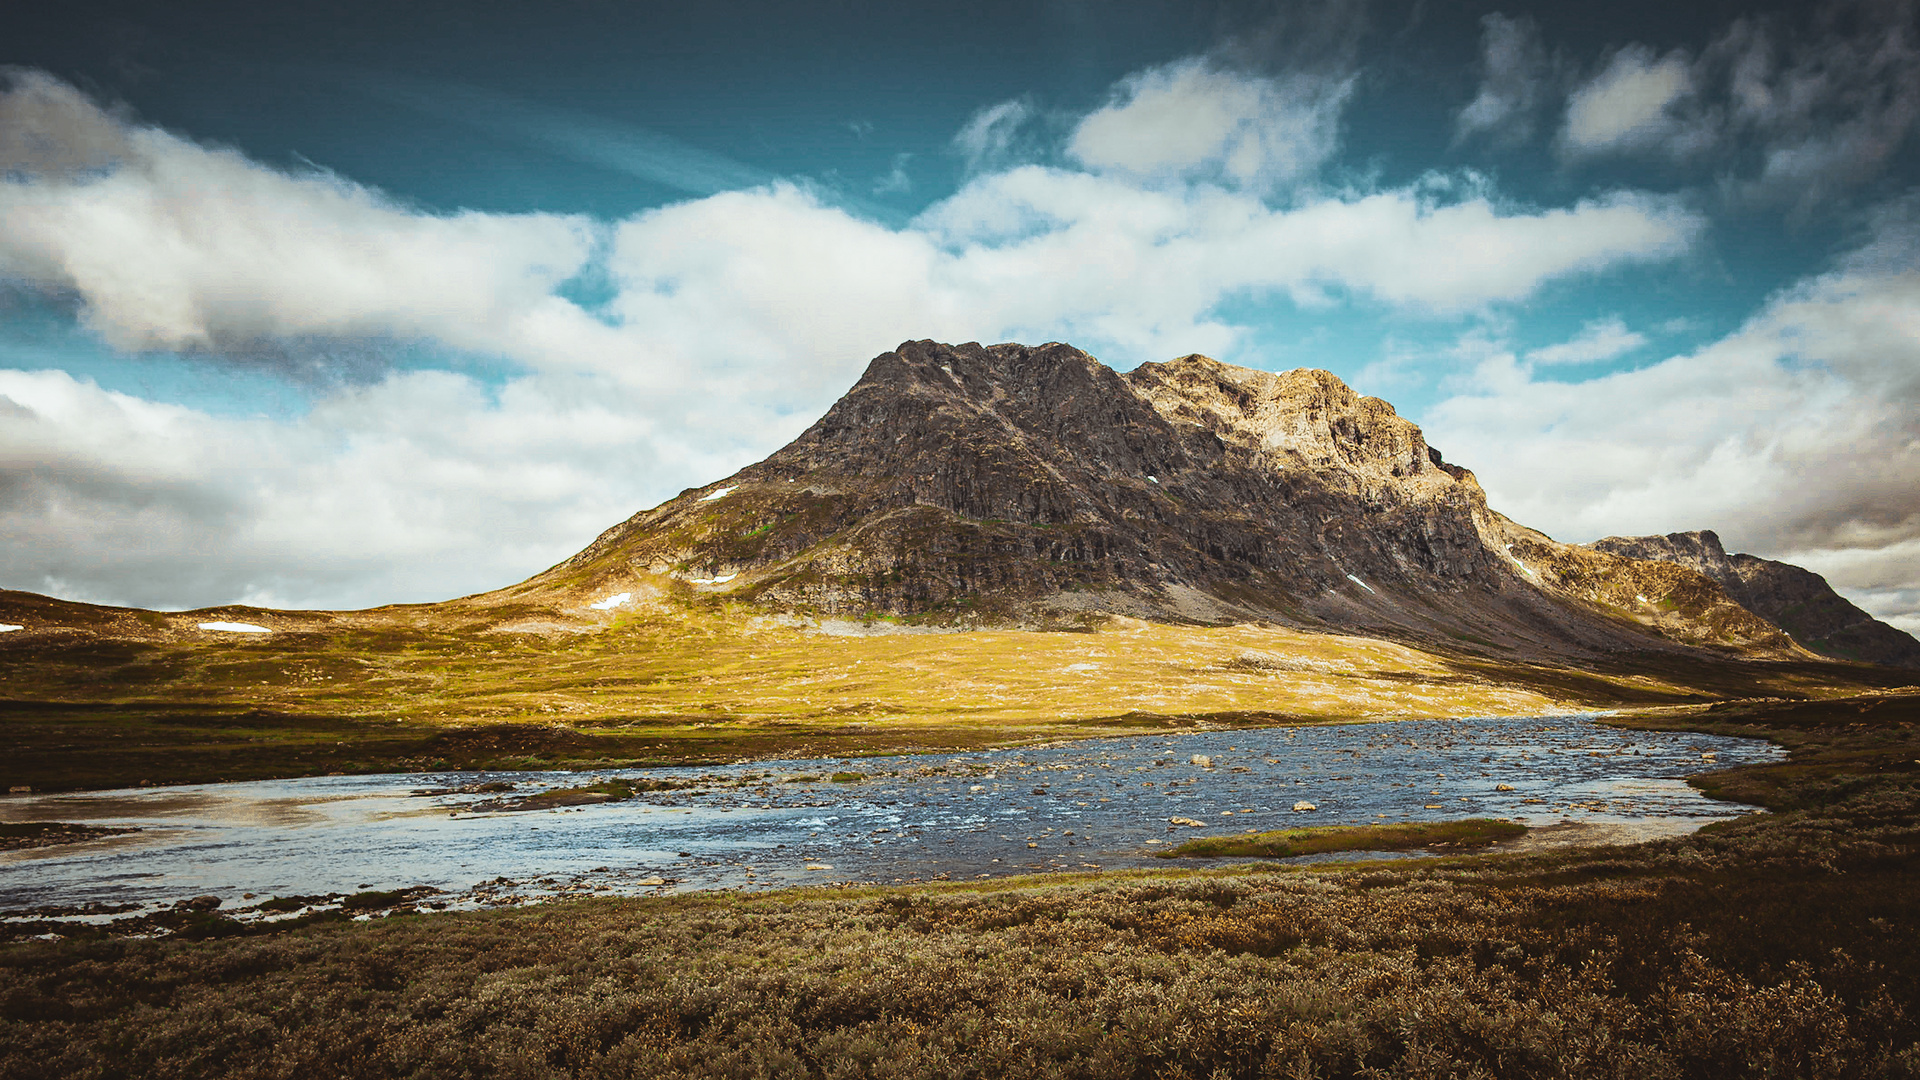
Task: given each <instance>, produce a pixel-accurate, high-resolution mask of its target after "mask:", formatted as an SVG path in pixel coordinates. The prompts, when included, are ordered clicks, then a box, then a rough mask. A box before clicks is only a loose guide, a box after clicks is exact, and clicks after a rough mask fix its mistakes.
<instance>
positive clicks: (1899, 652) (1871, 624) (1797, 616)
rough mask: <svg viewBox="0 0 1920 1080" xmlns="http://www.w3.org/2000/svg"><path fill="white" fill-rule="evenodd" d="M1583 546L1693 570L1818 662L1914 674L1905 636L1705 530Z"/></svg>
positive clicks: (1919, 656)
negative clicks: (1733, 551) (1730, 549)
mask: <svg viewBox="0 0 1920 1080" xmlns="http://www.w3.org/2000/svg"><path fill="white" fill-rule="evenodd" d="M1589 546H1590V547H1592V548H1593V549H1594V550H1596V551H1604V552H1609V553H1611V554H1615V555H1623V556H1626V557H1628V558H1633V559H1647V560H1657V561H1661V562H1669V563H1675V564H1678V565H1681V566H1686V567H1689V568H1691V569H1694V570H1697V571H1699V572H1700V573H1701V574H1704V575H1705V576H1707V577H1709V578H1712V579H1713V580H1714V581H1715V582H1716V583H1718V584H1719V585H1720V587H1721V588H1722V589H1724V590H1725V591H1726V593H1727V595H1728V596H1729V597H1731V598H1732V599H1733V600H1734V601H1735V602H1736V603H1738V604H1740V605H1741V606H1742V607H1744V608H1746V609H1747V610H1748V611H1751V612H1753V613H1754V614H1756V615H1759V616H1760V617H1761V618H1764V619H1766V620H1768V621H1769V622H1772V623H1773V624H1774V625H1776V626H1778V627H1780V628H1781V629H1782V630H1785V631H1786V632H1787V633H1788V634H1790V635H1792V637H1793V639H1794V640H1795V641H1797V642H1799V643H1800V644H1801V645H1804V646H1805V647H1807V648H1808V649H1811V650H1813V651H1814V652H1817V653H1820V654H1822V655H1824V656H1832V657H1837V658H1839V659H1842V660H1860V661H1865V662H1867V663H1871V664H1888V665H1891V666H1894V667H1910V668H1920V641H1915V640H1914V638H1913V636H1912V635H1911V634H1908V633H1905V632H1904V631H1901V630H1898V629H1896V628H1894V627H1891V626H1888V625H1887V624H1886V623H1883V622H1881V621H1879V620H1878V619H1875V618H1874V617H1873V616H1871V615H1869V614H1867V613H1866V612H1864V611H1862V610H1860V609H1859V608H1858V607H1855V606H1854V605H1853V604H1852V603H1850V602H1849V601H1848V600H1847V599H1846V598H1845V597H1843V596H1841V595H1840V594H1839V593H1836V592H1834V591H1833V587H1832V586H1831V585H1828V584H1827V579H1825V578H1823V577H1821V576H1820V575H1819V574H1816V573H1814V572H1813V571H1811V570H1807V569H1804V568H1802V567H1798V566H1795V565H1793V564H1792V563H1783V562H1777V561H1775V560H1773V559H1762V558H1759V557H1758V556H1754V555H1729V554H1727V551H1726V549H1725V548H1724V547H1722V546H1721V543H1720V537H1719V536H1718V535H1716V534H1715V533H1714V532H1713V531H1712V530H1710V529H1709V530H1701V531H1699V532H1681V533H1668V534H1667V535H1665V536H1609V537H1607V538H1606V539H1604V540H1596V541H1594V542H1593V543H1592V544H1591V545H1589Z"/></svg>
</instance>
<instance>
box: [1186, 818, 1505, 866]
mask: <svg viewBox="0 0 1920 1080" xmlns="http://www.w3.org/2000/svg"><path fill="white" fill-rule="evenodd" d="M1526 831H1527V827H1526V826H1525V825H1521V824H1518V823H1516V822H1512V821H1500V820H1497V819H1494V818H1463V819H1462V820H1459V821H1413V822H1407V823H1406V824H1400V825H1355V826H1343V825H1325V826H1317V827H1314V828H1307V829H1279V830H1276V831H1274V832H1263V833H1244V834H1242V835H1239V836H1203V837H1201V838H1200V839H1198V840H1189V841H1187V842H1186V843H1184V844H1181V845H1180V846H1179V847H1176V848H1174V849H1173V850H1171V851H1163V852H1158V853H1157V854H1159V856H1160V857H1161V858H1163V859H1180V858H1240V859H1288V858H1292V857H1293V856H1295V855H1324V854H1327V853H1328V852H1334V851H1412V850H1415V849H1417V848H1455V849H1459V850H1467V849H1469V848H1481V847H1486V846H1487V845H1488V844H1491V843H1493V842H1495V841H1497V840H1510V839H1512V838H1513V837H1516V836H1519V835H1521V834H1522V833H1524V832H1526Z"/></svg>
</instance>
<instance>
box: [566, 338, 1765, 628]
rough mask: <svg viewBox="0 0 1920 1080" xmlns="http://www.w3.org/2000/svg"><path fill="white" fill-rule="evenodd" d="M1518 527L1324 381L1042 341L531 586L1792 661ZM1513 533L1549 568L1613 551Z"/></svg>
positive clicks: (1423, 449) (964, 349)
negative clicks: (1631, 588)
mask: <svg viewBox="0 0 1920 1080" xmlns="http://www.w3.org/2000/svg"><path fill="white" fill-rule="evenodd" d="M1515 528H1517V527H1516V526H1513V525H1512V523H1510V522H1507V521H1506V520H1505V519H1504V518H1501V517H1500V516H1499V515H1498V514H1495V513H1493V512H1491V511H1490V510H1489V509H1488V507H1487V501H1486V495H1485V493H1484V492H1483V491H1482V490H1481V488H1480V485H1479V484H1478V483H1477V482H1476V481H1475V480H1474V477H1473V474H1472V473H1471V472H1469V471H1467V470H1466V469H1464V468H1461V467H1459V466H1457V465H1454V464H1451V463H1448V462H1446V461H1444V459H1443V457H1442V455H1441V454H1440V453H1439V452H1438V451H1436V450H1434V449H1433V448H1432V447H1430V446H1428V445H1427V442H1426V439H1425V437H1424V436H1423V435H1422V434H1421V431H1420V429H1419V428H1418V427H1417V426H1415V425H1414V424H1412V423H1411V422H1409V421H1407V420H1406V419H1404V418H1403V417H1401V416H1399V415H1398V414H1397V413H1395V411H1394V409H1393V406H1391V405H1389V404H1388V403H1386V402H1384V401H1381V400H1380V399H1378V398H1371V397H1365V396H1362V395H1360V394H1358V393H1356V392H1354V391H1353V390H1352V389H1351V388H1349V387H1348V386H1346V385H1345V384H1344V383H1342V382H1341V381H1340V380H1339V379H1338V378H1336V377H1334V376H1333V375H1331V374H1329V373H1328V372H1324V371H1313V370H1298V371H1289V372H1282V373H1278V374H1274V373H1269V372H1264V371H1257V370H1253V369H1250V368H1242V367H1235V366H1232V365H1229V364H1223V363H1220V362H1219V361H1217V360H1212V359H1209V358H1207V357H1204V356H1198V355H1194V356H1185V357H1181V358H1180V359H1177V360H1173V361H1170V362H1168V363H1164V364H1160V363H1149V364H1143V365H1141V366H1140V367H1139V368H1137V369H1136V370H1134V371H1132V372H1129V373H1126V374H1121V373H1119V372H1116V371H1113V370H1112V369H1110V368H1108V367H1106V366H1105V365H1103V364H1101V363H1100V362H1099V361H1097V360H1095V359H1094V358H1093V357H1091V356H1089V355H1087V354H1086V353H1084V352H1081V351H1080V350H1078V349H1075V348H1073V347H1072V346H1069V345H1062V344H1057V343H1056V344H1047V345H1041V346H1037V347H1030V346H1025V345H1015V344H1005V345H993V346H981V345H978V344H971V343H969V344H965V345H958V346H952V345H943V344H939V343H936V342H932V341H910V342H906V343H904V344H902V345H901V346H900V347H898V348H897V349H894V350H893V351H891V352H886V353H882V354H881V355H879V356H877V357H875V358H874V359H873V361H872V362H871V363H870V364H869V365H868V367H867V370H866V373H865V374H864V375H863V376H862V377H861V379H860V380H859V382H858V383H857V384H855V385H854V387H853V388H852V389H851V390H849V391H848V392H847V394H846V395H845V396H844V397H842V398H841V399H840V400H839V401H838V402H837V403H836V404H835V405H834V406H833V407H832V408H831V409H829V410H828V411H827V413H826V415H824V416H822V417H821V418H820V420H819V421H818V422H817V423H815V424H814V425H813V426H812V427H811V428H809V429H808V430H807V431H806V432H804V433H803V434H801V435H800V437H799V438H797V439H795V440H794V441H793V442H792V443H790V444H788V445H787V446H785V447H784V448H782V449H781V450H779V451H777V452H776V453H774V454H773V455H772V456H770V457H768V458H767V459H766V460H764V461H761V462H760V463H758V464H755V465H752V466H749V467H747V468H745V469H742V470H740V471H739V472H738V473H735V474H734V475H733V476H730V477H726V478H725V479H722V480H719V481H716V482H715V483H713V484H711V485H708V486H706V487H703V488H698V489H691V490H688V491H686V492H683V493H681V495H680V496H679V497H677V498H675V499H673V500H670V501H669V502H667V503H665V504H662V505H661V506H659V507H656V508H654V509H652V510H648V511H645V512H642V513H640V514H637V515H635V516H634V517H633V518H631V519H629V520H628V521H626V522H623V523H621V524H620V525H618V526H616V527H614V528H612V529H610V530H608V531H607V532H606V533H605V534H603V535H602V536H601V537H600V538H599V539H598V540H596V541H595V542H594V543H593V544H592V545H591V546H590V547H588V548H587V549H586V550H585V551H583V552H581V553H580V554H579V555H578V556H575V557H574V558H573V559H571V560H569V561H568V562H566V563H563V564H561V565H560V566H558V567H556V568H554V570H552V571H549V572H548V573H547V574H546V575H542V576H541V577H540V578H536V579H535V580H534V581H533V582H530V583H529V584H530V585H540V584H543V583H544V584H548V585H556V586H565V587H567V588H569V589H581V588H593V589H604V590H617V589H620V588H625V587H627V586H626V585H625V584H623V582H627V581H633V582H641V581H643V580H646V581H658V580H659V579H660V578H661V577H663V576H664V577H667V578H673V579H677V580H678V581H680V582H682V583H684V584H685V585H686V587H688V588H691V589H693V590H695V591H696V592H703V593H717V594H721V595H724V596H726V597H729V598H732V599H737V600H741V601H747V602H750V603H752V604H755V605H758V606H761V607H764V608H769V609H775V610H783V611H788V612H798V613H805V614H813V615H830V616H840V617H847V616H852V617H873V616H891V617H907V618H912V619H918V620H925V621H931V622H943V623H951V624H958V625H980V624H986V623H1025V624H1043V625H1046V624H1060V623H1070V622H1073V621H1075V620H1084V619H1086V618H1090V617H1094V616H1096V615H1097V614H1099V613H1109V614H1118V615H1128V616H1136V617H1144V618H1156V619H1172V620H1183V621H1196V622H1229V621H1246V620H1253V619H1264V620H1270V621H1274V622H1278V623H1284V624H1288V625H1294V626H1303V627H1315V628H1330V629H1340V630H1352V631H1356V632H1366V633H1380V632H1387V633H1394V634H1399V635H1410V636H1414V637H1419V638H1424V639H1430V640H1437V641H1468V642H1471V643H1473V644H1474V646H1475V647H1476V648H1485V647H1487V646H1489V645H1491V646H1493V647H1496V648H1503V649H1516V650H1521V651H1523V652H1527V651H1534V650H1543V651H1553V652H1556V653H1565V652H1566V651H1568V650H1572V651H1574V652H1582V651H1586V652H1612V651H1618V650H1625V649H1636V650H1637V649H1644V648H1648V647H1666V646H1669V645H1679V644H1693V645H1702V644H1704V645H1713V646H1716V647H1720V648H1723V649H1734V650H1743V651H1748V652H1752V651H1755V650H1759V651H1763V652H1766V651H1771V652H1774V653H1791V652H1794V651H1795V650H1794V648H1793V645H1792V643H1791V642H1789V641H1787V640H1786V639H1785V638H1784V636H1782V635H1780V634H1779V632H1778V631H1777V630H1775V629H1774V628H1773V627H1772V626H1770V625H1769V624H1766V623H1765V622H1764V621H1762V620H1759V619H1757V618H1754V617H1753V616H1751V615H1750V614H1749V613H1747V612H1746V611H1745V610H1744V609H1741V608H1739V607H1738V605H1735V604H1733V603H1731V602H1730V601H1728V600H1726V598H1725V596H1724V595H1723V594H1722V593H1721V592H1720V590H1719V589H1718V587H1716V586H1715V585H1713V583H1712V582H1710V581H1707V580H1705V579H1704V578H1702V577H1700V575H1698V574H1693V573H1690V572H1686V573H1684V574H1683V576H1684V577H1685V578H1686V579H1687V580H1686V582H1685V584H1686V585H1687V586H1688V587H1690V588H1693V589H1694V590H1695V591H1696V592H1699V593H1700V594H1701V596H1702V597H1705V598H1706V600H1705V601H1703V602H1705V603H1706V604H1707V606H1708V607H1713V606H1715V605H1717V606H1718V609H1719V610H1717V611H1716V617H1717V618H1718V622H1719V624H1720V625H1717V626H1716V627H1715V628H1714V629H1713V630H1712V631H1711V632H1710V633H1706V632H1695V628H1693V627H1692V626H1691V624H1690V623H1687V621H1686V620H1684V619H1681V620H1674V619H1671V618H1669V619H1667V620H1666V624H1665V625H1661V624H1660V621H1659V620H1657V619H1654V618H1651V617H1645V618H1643V617H1640V616H1639V615H1636V614H1635V613H1634V612H1631V611H1623V610H1619V609H1618V607H1617V605H1614V604H1612V603H1610V602H1607V601H1605V600H1604V599H1596V598H1593V597H1588V596H1586V595H1585V593H1584V592H1583V591H1582V590H1581V589H1577V588H1576V589H1566V588H1557V587H1555V581H1557V580H1558V579H1557V578H1554V579H1552V580H1549V579H1545V578H1543V577H1542V571H1541V570H1538V569H1536V568H1533V567H1530V566H1527V565H1525V564H1524V563H1523V562H1522V561H1521V560H1519V559H1517V558H1516V557H1515V555H1514V554H1513V545H1514V543H1515V540H1516V535H1517V534H1515V533H1514V532H1513V531H1512V530H1514V529H1515ZM1525 540H1526V542H1527V543H1529V544H1532V545H1534V546H1535V547H1536V548H1539V547H1540V546H1541V545H1547V546H1550V548H1551V551H1552V553H1553V555H1554V559H1553V560H1548V561H1555V560H1557V561H1558V562H1559V563H1566V564H1569V565H1571V564H1577V563H1581V560H1587V561H1589V562H1590V561H1592V560H1597V559H1598V560H1615V559H1616V557H1615V556H1602V555H1599V554H1597V553H1593V552H1588V551H1585V550H1584V549H1575V548H1569V547H1567V546H1566V545H1559V544H1555V543H1553V542H1552V541H1551V540H1548V539H1547V538H1545V537H1542V536H1540V535H1539V534H1537V533H1531V532H1528V533H1527V535H1526V537H1525ZM1542 550H1545V549H1542ZM1582 565H1584V564H1582ZM1589 569H1591V568H1589ZM1667 572H1668V573H1669V574H1672V573H1674V572H1676V571H1674V570H1673V569H1671V568H1670V569H1669V571H1667ZM1575 576H1578V575H1577V574H1576V575H1575Z"/></svg>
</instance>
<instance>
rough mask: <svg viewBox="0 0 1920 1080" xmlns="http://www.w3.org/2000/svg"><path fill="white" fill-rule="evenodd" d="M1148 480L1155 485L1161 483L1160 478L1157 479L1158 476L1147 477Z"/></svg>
mask: <svg viewBox="0 0 1920 1080" xmlns="http://www.w3.org/2000/svg"><path fill="white" fill-rule="evenodd" d="M1147 480H1148V481H1149V482H1151V483H1155V484H1157V483H1159V482H1160V478H1159V477H1157V476H1149V477H1147Z"/></svg>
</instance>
